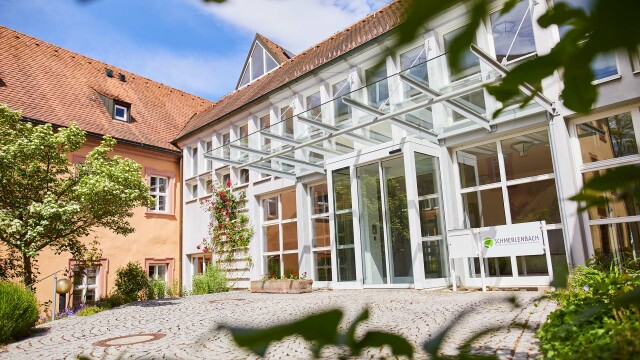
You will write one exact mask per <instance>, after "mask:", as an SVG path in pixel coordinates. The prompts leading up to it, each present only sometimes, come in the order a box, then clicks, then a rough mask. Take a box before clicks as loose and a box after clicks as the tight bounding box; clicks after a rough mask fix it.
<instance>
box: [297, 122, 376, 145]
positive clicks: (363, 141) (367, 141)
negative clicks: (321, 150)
mask: <svg viewBox="0 0 640 360" xmlns="http://www.w3.org/2000/svg"><path fill="white" fill-rule="evenodd" d="M298 121H300V122H301V123H304V124H307V125H310V126H313V127H315V128H318V129H320V130H323V131H326V132H335V131H338V130H340V128H337V127H335V126H333V125H329V124H325V123H323V122H320V121H316V120H311V119H309V118H306V117H304V116H300V115H298ZM342 136H344V137H345V138H348V139H350V140H353V141H355V142H358V143H361V144H363V145H367V146H375V145H378V144H380V141H377V140H374V139H368V138H366V137H364V136H362V135H357V134H351V133H349V134H344V135H342Z"/></svg>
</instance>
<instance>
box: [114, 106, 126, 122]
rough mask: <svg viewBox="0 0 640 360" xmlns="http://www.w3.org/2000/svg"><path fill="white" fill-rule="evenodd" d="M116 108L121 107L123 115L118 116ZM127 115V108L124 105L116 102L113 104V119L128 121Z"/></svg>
mask: <svg viewBox="0 0 640 360" xmlns="http://www.w3.org/2000/svg"><path fill="white" fill-rule="evenodd" d="M118 109H122V110H123V111H124V116H122V117H121V116H118V115H116V112H117V110H118ZM128 115H129V108H128V107H126V106H124V105H118V104H113V119H114V120H118V121H122V122H129V121H128Z"/></svg>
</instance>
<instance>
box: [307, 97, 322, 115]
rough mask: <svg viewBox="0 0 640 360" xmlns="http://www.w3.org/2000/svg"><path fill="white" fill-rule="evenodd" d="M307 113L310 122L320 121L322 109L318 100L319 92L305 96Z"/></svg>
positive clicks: (320, 101)
mask: <svg viewBox="0 0 640 360" xmlns="http://www.w3.org/2000/svg"><path fill="white" fill-rule="evenodd" d="M306 100H307V113H306V115H307V116H308V117H310V118H311V119H312V120H317V121H322V118H321V117H320V115H321V114H322V109H321V107H320V105H321V104H322V100H321V99H320V92H319V91H318V92H316V93H313V94H311V95H309V96H307V99H306Z"/></svg>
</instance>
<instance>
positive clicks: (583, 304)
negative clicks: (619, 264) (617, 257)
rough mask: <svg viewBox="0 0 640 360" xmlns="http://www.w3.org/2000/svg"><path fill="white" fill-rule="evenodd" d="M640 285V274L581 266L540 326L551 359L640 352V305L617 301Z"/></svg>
mask: <svg viewBox="0 0 640 360" xmlns="http://www.w3.org/2000/svg"><path fill="white" fill-rule="evenodd" d="M638 286H640V277H638V276H633V275H632V274H630V273H628V271H627V270H619V269H617V268H615V267H611V268H610V269H609V270H601V267H599V266H597V265H596V264H591V265H590V266H588V267H584V266H581V267H577V268H576V269H575V270H574V272H573V274H572V276H571V277H570V279H569V283H568V285H567V288H566V289H564V290H560V291H557V292H556V293H554V294H553V298H554V299H555V300H556V301H557V302H558V304H559V305H560V308H558V309H557V310H556V311H554V312H553V313H551V314H550V315H549V316H548V318H547V321H546V322H545V324H543V326H542V327H541V328H540V330H539V331H538V333H537V337H538V338H539V339H540V350H541V351H542V352H543V354H544V355H545V357H546V358H558V359H580V360H583V359H596V358H597V359H627V358H632V357H633V356H634V354H638V353H640V337H638V336H637V334H638V333H639V332H640V307H639V306H638V303H637V302H636V303H622V302H619V301H617V299H618V298H619V296H620V295H623V294H628V293H630V292H631V291H633V290H634V288H637V287H638Z"/></svg>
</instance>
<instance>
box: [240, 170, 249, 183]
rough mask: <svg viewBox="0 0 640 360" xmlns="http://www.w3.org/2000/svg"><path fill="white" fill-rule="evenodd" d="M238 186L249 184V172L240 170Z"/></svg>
mask: <svg viewBox="0 0 640 360" xmlns="http://www.w3.org/2000/svg"><path fill="white" fill-rule="evenodd" d="M239 178H240V179H239V180H240V184H247V183H249V170H247V169H240V177H239Z"/></svg>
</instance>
